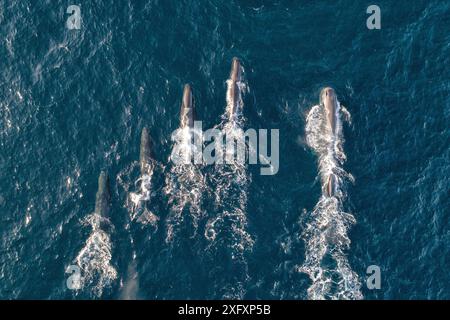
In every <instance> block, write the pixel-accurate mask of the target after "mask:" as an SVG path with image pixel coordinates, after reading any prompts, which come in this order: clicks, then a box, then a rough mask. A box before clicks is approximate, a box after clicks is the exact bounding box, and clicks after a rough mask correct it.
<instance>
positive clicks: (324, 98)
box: [320, 87, 339, 135]
mask: <svg viewBox="0 0 450 320" xmlns="http://www.w3.org/2000/svg"><path fill="white" fill-rule="evenodd" d="M320 100H321V104H322V105H323V106H324V108H325V111H326V118H327V124H328V127H329V129H330V132H331V134H333V135H336V125H337V112H338V108H339V106H338V102H337V97H336V92H335V91H334V89H333V88H330V87H326V88H324V89H322V91H321V93H320Z"/></svg>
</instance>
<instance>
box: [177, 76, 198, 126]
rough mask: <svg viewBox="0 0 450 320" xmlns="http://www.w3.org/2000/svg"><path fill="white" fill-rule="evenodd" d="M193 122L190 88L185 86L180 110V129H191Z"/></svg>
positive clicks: (192, 102) (192, 103) (192, 99)
mask: <svg viewBox="0 0 450 320" xmlns="http://www.w3.org/2000/svg"><path fill="white" fill-rule="evenodd" d="M194 121H195V110H194V98H193V96H192V90H191V86H190V85H189V84H186V85H185V86H184V91H183V100H182V101H181V110H180V128H185V127H189V128H193V127H194Z"/></svg>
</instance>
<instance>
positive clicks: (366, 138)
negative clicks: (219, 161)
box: [0, 0, 450, 299]
mask: <svg viewBox="0 0 450 320" xmlns="http://www.w3.org/2000/svg"><path fill="white" fill-rule="evenodd" d="M70 4H71V3H70V2H69V1H56V0H52V1H30V0H21V1H6V0H0V26H1V27H0V298H1V299H120V298H139V299H316V298H318V299H322V298H324V299H450V272H449V266H450V252H449V248H450V219H449V214H450V202H449V199H450V188H449V186H450V134H449V133H450V130H449V123H450V1H405V0H402V1H385V0H379V1H376V2H374V1H356V2H355V1H343V0H339V1H287V0H286V1H282V0H281V1H256V0H250V1H233V0H232V1H216V0H213V1H200V0H197V1H193V0H191V1H187V0H180V1H157V0H151V1H150V0H146V1H129V0H128V1H78V2H77V4H79V5H80V8H81V11H80V13H81V17H82V24H81V29H79V30H69V29H68V28H67V27H66V20H67V19H68V17H69V16H70V14H69V13H66V10H67V7H68V6H69V5H70ZM372 4H377V5H378V6H379V7H380V9H381V29H380V30H369V29H368V28H367V27H366V20H367V18H368V17H369V14H367V13H366V9H367V7H368V6H369V5H372ZM233 57H238V58H239V59H240V60H241V62H242V66H243V68H244V78H245V86H243V87H242V88H241V89H242V92H241V94H242V98H243V100H242V112H243V114H242V115H241V118H240V121H239V123H238V126H239V127H241V128H243V129H246V128H254V129H279V154H280V167H279V171H278V173H277V174H276V175H273V176H270V175H269V176H267V175H266V176H264V175H261V174H260V166H259V165H247V166H240V165H236V164H229V165H227V166H222V167H216V166H213V165H211V166H192V167H189V168H186V167H183V168H179V167H177V166H176V165H174V164H173V163H172V162H171V161H170V155H171V151H172V148H173V146H174V145H173V141H172V140H171V137H172V134H173V132H174V130H176V129H177V128H178V126H179V116H180V104H181V97H182V92H183V86H184V84H185V83H190V84H191V86H192V90H193V94H194V98H195V106H196V115H197V118H198V119H201V120H202V121H203V128H204V129H207V128H213V127H217V128H221V129H224V130H234V129H230V128H229V125H228V124H227V122H226V117H224V114H226V112H225V110H226V107H227V100H226V95H227V85H228V84H227V79H228V78H229V74H230V67H231V62H232V59H233ZM325 86H332V87H333V88H334V89H335V90H336V93H337V96H338V100H339V102H340V105H342V106H345V108H346V109H347V110H348V112H349V114H350V115H351V121H342V132H341V135H340V139H341V140H340V144H341V148H342V149H341V151H342V154H341V156H342V157H341V158H340V161H339V164H338V165H336V167H335V168H334V169H333V170H339V172H340V173H342V177H343V179H342V185H341V187H340V189H339V194H340V195H341V198H340V199H339V200H340V201H339V203H337V204H336V203H335V204H333V206H332V207H329V204H324V201H327V199H323V198H322V197H323V194H322V191H323V190H322V176H321V170H322V168H323V167H322V162H321V160H322V159H323V156H324V154H321V151H320V150H321V149H320V148H314V146H313V145H311V136H308V134H309V133H308V132H309V131H307V130H306V128H307V127H308V124H309V125H311V123H309V119H311V118H308V115H310V112H311V110H312V108H313V107H314V106H316V105H318V104H319V94H320V90H321V89H322V88H323V87H325ZM244 87H245V88H244ZM319 118H320V117H319ZM144 127H147V128H148V130H149V133H150V136H151V139H152V146H151V148H152V153H153V157H154V170H153V172H152V175H151V177H145V178H151V179H150V180H151V183H148V184H146V185H145V186H144V187H145V188H147V189H145V188H144V187H142V186H141V189H140V187H139V186H140V183H141V182H142V180H139V179H140V172H139V163H138V161H139V144H140V135H141V131H142V129H143V128H144ZM313 128H315V126H313ZM316 147H317V146H316ZM101 170H104V171H106V172H107V173H108V175H109V179H110V185H111V210H110V213H109V216H108V217H103V218H102V217H99V216H98V215H97V214H95V213H93V211H94V208H95V195H96V192H97V182H98V176H99V173H100V171H101ZM141 178H142V177H141ZM144 189H145V190H144ZM140 190H141V191H142V192H141V193H139V192H140ZM143 191H145V192H146V193H145V192H143ZM136 194H138V195H140V196H148V197H149V198H150V200H149V201H145V203H144V204H143V202H144V201H139V200H137V201H136ZM133 195H134V197H133ZM130 199H131V200H133V199H134V200H135V202H133V201H130ZM145 199H146V198H145ZM142 205H143V206H145V208H144V209H143V208H142V207H141V208H136V207H139V206H142ZM324 206H326V207H327V208H328V209H329V210H331V211H323V210H322V209H323V207H324ZM330 208H331V209H330ZM328 209H327V210H328ZM321 210H322V211H321ZM148 217H152V219H149V218H148ZM146 218H147V219H146ZM324 221H325V222H324ZM323 223H325V224H327V223H328V224H327V226H328V227H323V225H324V224H323ZM336 239H338V240H336ZM339 239H340V240H339ZM324 252H325V253H326V254H322V253H324ZM328 255H329V256H328ZM371 265H375V266H378V267H379V268H380V272H381V284H380V288H379V289H369V288H368V286H367V284H366V280H367V279H368V277H369V276H370V273H369V274H367V268H368V267H369V266H371ZM71 270H72V271H71ZM73 270H79V271H80V272H81V274H80V277H81V278H77V279H80V281H78V280H77V281H75V284H74V282H71V280H73V279H74V278H70V277H71V276H73V275H74V274H76V271H73ZM318 270H319V271H320V274H321V275H320V276H318V274H317V272H318ZM71 272H75V273H73V274H72V273H71ZM344 279H347V280H348V279H350V286H347V284H346V283H345V282H343V280H344ZM321 281H322V282H321ZM323 281H325V282H323ZM327 281H328V282H327ZM323 283H328V284H330V286H327V285H326V286H322V284H323Z"/></svg>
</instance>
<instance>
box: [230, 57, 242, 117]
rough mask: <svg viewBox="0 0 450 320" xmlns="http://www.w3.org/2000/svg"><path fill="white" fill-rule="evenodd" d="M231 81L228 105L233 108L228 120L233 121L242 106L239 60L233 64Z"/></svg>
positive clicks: (235, 59) (234, 60) (234, 59)
mask: <svg viewBox="0 0 450 320" xmlns="http://www.w3.org/2000/svg"><path fill="white" fill-rule="evenodd" d="M229 81H230V83H229V84H228V93H227V98H228V100H229V101H228V103H230V104H231V108H229V114H228V118H229V120H232V119H233V118H234V117H235V116H236V114H237V113H238V112H240V110H239V107H240V104H241V92H240V88H239V84H240V82H241V81H242V67H241V62H240V61H239V59H238V58H233V62H232V63H231V71H230V79H229Z"/></svg>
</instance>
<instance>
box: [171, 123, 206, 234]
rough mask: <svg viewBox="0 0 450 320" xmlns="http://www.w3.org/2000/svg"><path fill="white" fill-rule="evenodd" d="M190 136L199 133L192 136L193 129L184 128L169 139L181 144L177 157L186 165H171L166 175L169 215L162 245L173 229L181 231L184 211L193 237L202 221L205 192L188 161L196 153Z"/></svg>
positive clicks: (199, 174) (197, 168)
mask: <svg viewBox="0 0 450 320" xmlns="http://www.w3.org/2000/svg"><path fill="white" fill-rule="evenodd" d="M194 135H199V136H200V137H201V135H202V133H201V132H196V131H195V129H192V128H189V127H185V128H183V129H179V130H177V131H176V132H175V133H174V136H173V137H172V140H173V141H178V143H181V145H178V146H177V148H179V149H178V150H179V151H180V154H178V155H177V156H179V157H180V158H182V159H185V160H186V161H184V163H180V162H178V161H175V162H174V161H172V162H171V164H172V167H171V168H170V171H169V173H168V174H167V175H166V181H165V182H166V185H165V187H164V192H165V193H166V194H167V195H168V197H169V201H168V203H169V205H170V206H171V212H170V214H169V215H168V217H167V237H166V242H171V241H172V240H173V237H174V236H175V233H176V232H177V229H179V228H180V227H181V224H182V223H183V221H184V218H185V217H184V216H183V211H184V210H185V209H186V210H187V211H188V212H189V214H190V216H189V218H190V220H191V223H192V226H193V228H194V234H193V236H194V235H195V234H196V232H197V227H198V222H199V220H200V219H201V218H202V217H203V212H202V209H201V202H202V195H203V193H204V191H205V179H204V176H203V173H202V172H201V170H200V166H199V165H197V164H194V162H193V160H192V159H191V157H192V156H193V155H194V154H195V153H196V152H197V150H195V148H196V146H195V145H194V144H193V143H192V141H193V139H194ZM200 139H201V138H200ZM200 141H201V140H200ZM174 148H175V146H174ZM200 154H201V150H200ZM169 161H171V159H169Z"/></svg>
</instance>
